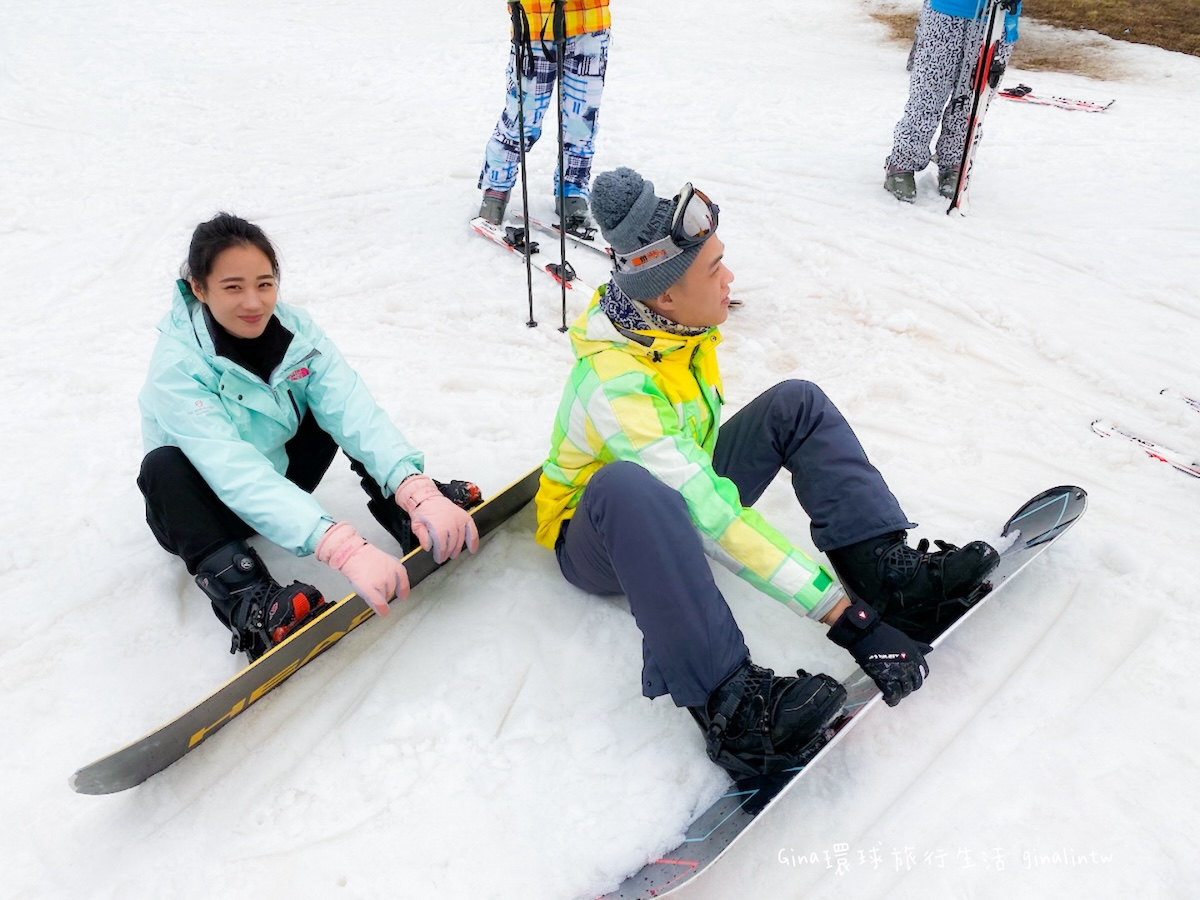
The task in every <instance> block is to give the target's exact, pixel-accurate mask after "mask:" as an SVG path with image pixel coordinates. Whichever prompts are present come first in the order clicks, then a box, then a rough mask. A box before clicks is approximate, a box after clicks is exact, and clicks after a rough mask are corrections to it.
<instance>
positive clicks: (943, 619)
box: [826, 531, 1000, 643]
mask: <svg viewBox="0 0 1200 900" xmlns="http://www.w3.org/2000/svg"><path fill="white" fill-rule="evenodd" d="M907 539H908V534H907V532H904V531H893V532H891V533H890V534H885V535H881V536H879V537H876V538H871V539H869V540H866V541H860V542H859V543H857V544H851V545H850V546H848V547H840V548H838V549H837V550H830V551H829V552H828V553H827V554H826V555H827V556H828V557H829V561H830V562H831V563H832V564H833V568H834V570H835V571H836V572H837V574H838V577H839V578H840V579H841V582H842V586H843V587H844V588H846V590H847V591H848V592H849V593H850V595H851V596H852V597H854V598H855V599H856V600H862V601H864V602H866V603H869V604H870V605H871V606H873V607H874V608H875V609H876V610H877V611H878V612H879V616H880V618H881V619H883V621H885V622H887V623H888V624H889V625H891V626H892V627H894V628H899V629H900V630H901V631H903V632H904V633H905V634H907V635H908V636H909V637H911V638H913V639H914V640H918V641H924V642H925V643H933V639H934V638H936V637H937V636H938V635H940V634H941V633H942V632H943V631H945V630H946V629H947V628H949V627H950V625H952V624H953V623H954V622H956V621H957V620H958V619H959V618H960V617H961V616H962V614H963V613H965V612H966V611H967V610H968V609H970V608H971V607H972V606H973V605H974V604H975V603H976V602H977V601H978V600H979V598H980V597H982V596H983V595H984V594H985V593H986V592H987V585H986V582H985V579H986V578H987V576H988V575H989V574H990V573H991V571H992V569H994V568H996V566H997V565H999V563H1000V556H999V554H997V553H996V551H995V550H994V549H993V548H992V547H991V546H990V545H988V544H985V543H984V542H983V541H972V542H971V543H969V544H967V545H966V546H965V547H956V546H954V545H953V544H948V543H946V542H945V541H934V543H935V544H936V545H937V548H938V549H937V551H936V552H934V553H930V552H929V541H926V540H922V541H921V542H920V543H919V544H918V545H917V547H916V549H915V550H914V549H913V548H912V547H909V546H908V544H907Z"/></svg>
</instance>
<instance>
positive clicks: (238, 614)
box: [196, 541, 328, 662]
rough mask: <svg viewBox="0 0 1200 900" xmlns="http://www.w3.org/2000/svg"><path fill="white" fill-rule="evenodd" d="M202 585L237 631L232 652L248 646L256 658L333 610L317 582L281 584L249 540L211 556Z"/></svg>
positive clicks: (201, 571)
mask: <svg viewBox="0 0 1200 900" xmlns="http://www.w3.org/2000/svg"><path fill="white" fill-rule="evenodd" d="M196 584H198V585H200V589H201V590H202V591H204V593H206V594H207V595H208V597H209V599H210V600H211V601H212V608H213V612H214V613H216V614H217V618H218V619H220V620H221V621H222V622H224V623H225V627H227V628H228V629H229V630H230V631H232V632H233V641H232V643H231V644H230V647H229V652H230V653H237V652H238V651H239V650H244V651H245V653H246V655H247V656H248V657H249V658H250V661H251V662H253V661H254V660H256V659H258V658H259V657H260V656H262V655H263V654H264V653H266V652H267V651H268V650H270V649H271V648H272V647H274V646H275V645H276V644H278V643H279V642H280V641H282V640H283V639H284V638H285V637H286V636H287V635H288V634H289V633H290V632H292V631H293V630H295V629H296V628H298V627H299V626H300V625H303V624H304V623H305V622H307V621H308V620H309V619H311V618H313V617H314V616H317V615H319V614H320V613H322V612H324V611H325V610H326V609H327V608H328V607H327V604H326V603H325V598H324V597H323V596H322V595H321V592H320V591H318V590H317V589H316V588H315V587H313V586H312V585H311V584H302V583H300V582H293V583H292V584H290V585H288V586H287V587H286V588H285V587H280V586H279V584H278V583H277V582H276V581H275V579H274V578H272V577H271V573H270V572H268V571H267V567H266V566H264V565H263V563H262V560H261V559H259V558H258V554H257V553H255V552H254V550H253V548H251V547H250V546H249V545H247V544H246V543H245V542H244V541H235V542H233V543H231V544H226V545H225V546H224V547H222V548H221V549H220V550H217V551H216V552H215V553H212V554H210V555H209V556H207V557H206V558H205V559H204V562H202V563H200V566H199V567H198V568H197V570H196Z"/></svg>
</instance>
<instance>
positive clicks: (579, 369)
mask: <svg viewBox="0 0 1200 900" xmlns="http://www.w3.org/2000/svg"><path fill="white" fill-rule="evenodd" d="M592 212H593V215H594V216H595V218H596V222H597V224H598V225H599V226H600V228H601V231H602V233H603V234H604V237H605V238H606V239H607V240H608V242H609V244H610V246H611V247H612V248H613V250H614V264H613V275H612V279H611V280H610V282H609V283H608V284H607V285H605V286H604V287H603V288H601V289H600V290H599V291H598V292H597V295H596V297H595V298H594V299H593V301H592V304H591V305H590V306H589V308H588V309H587V310H586V311H585V313H584V314H583V315H582V316H581V317H580V319H579V320H578V321H577V322H576V323H575V324H574V326H573V328H572V329H571V340H572V344H573V346H574V349H575V354H576V357H577V359H576V362H575V365H574V368H573V369H572V371H571V375H570V378H569V379H568V382H567V386H566V389H565V391H564V393H563V399H562V402H561V404H560V406H559V410H558V414H557V417H556V419H555V423H554V430H553V435H552V439H551V448H550V453H549V457H548V459H547V460H546V463H545V465H544V467H543V472H542V480H541V485H540V488H539V491H538V495H537V515H538V530H537V538H538V541H539V542H540V543H542V544H543V545H545V546H547V547H551V548H553V549H554V550H555V552H556V554H557V557H558V561H559V566H560V568H561V570H562V572H563V575H564V576H565V577H566V578H567V580H568V581H570V582H571V583H572V584H574V585H576V586H577V587H580V588H582V589H583V590H586V591H589V592H591V593H597V594H619V593H624V594H625V595H626V596H627V597H628V599H629V604H630V609H631V611H632V612H633V615H634V617H635V618H636V620H637V623H638V627H639V628H640V629H641V631H642V635H643V639H644V641H643V656H644V668H643V679H642V680H643V684H642V688H643V693H644V694H645V695H646V696H647V697H657V696H661V695H663V694H666V693H669V694H670V695H671V697H672V699H673V700H674V701H675V703H676V705H678V706H684V707H687V708H688V709H689V710H690V711H691V713H692V715H693V717H694V718H695V719H696V721H697V723H698V724H699V725H700V727H701V729H702V730H703V731H704V734H705V738H706V744H707V749H708V753H709V756H710V757H711V758H712V759H713V760H714V761H715V762H717V763H719V764H720V765H722V766H724V767H725V768H726V769H728V770H729V771H730V772H732V773H734V774H735V775H749V774H761V773H765V772H771V771H777V770H779V769H782V768H787V767H789V766H793V765H796V764H799V763H801V762H803V761H804V760H806V759H807V758H808V757H809V756H811V755H812V753H814V752H815V751H816V750H817V749H819V747H820V746H821V744H822V743H823V742H824V740H825V737H826V729H827V728H828V726H829V724H830V723H831V722H832V721H833V720H834V719H836V717H837V716H838V714H839V713H840V712H841V708H842V702H843V700H844V698H845V692H844V690H843V688H842V686H841V685H840V684H839V683H838V682H837V681H836V680H835V679H833V678H831V677H829V676H828V675H821V674H818V675H810V674H808V673H806V672H804V671H803V670H800V671H798V672H797V674H796V676H795V677H791V676H787V677H781V676H776V675H775V674H774V673H773V672H771V671H770V670H769V669H762V668H760V667H758V666H756V665H754V664H753V663H752V662H751V661H750V656H749V652H748V650H747V649H746V644H745V640H744V639H743V637H742V634H741V631H740V629H739V628H738V626H737V623H736V622H735V621H734V619H733V615H732V613H731V612H730V610H729V607H728V605H727V604H726V602H725V600H724V598H723V597H722V596H721V593H720V591H719V590H718V588H717V586H716V584H715V582H714V580H713V577H712V572H711V570H710V569H709V567H708V565H707V562H706V559H705V557H706V556H707V557H711V558H712V559H715V560H716V561H717V562H720V563H721V564H723V565H725V566H726V567H727V568H729V569H731V570H732V571H733V572H735V573H736V574H737V575H739V576H740V577H742V578H743V579H745V580H747V581H749V582H750V583H751V584H753V585H754V586H755V587H757V588H758V589H759V590H761V591H763V592H764V593H766V594H767V595H769V596H771V597H773V598H775V599H776V600H778V601H780V602H782V603H784V604H786V605H787V606H788V607H789V608H791V609H793V610H794V611H796V612H798V613H800V614H802V615H805V616H808V617H810V618H813V619H817V620H819V621H821V622H824V623H825V624H828V625H830V626H831V627H830V631H829V637H830V639H831V640H833V641H834V642H835V643H837V644H839V645H840V646H842V647H845V648H846V649H848V650H849V651H850V652H851V654H852V655H853V656H854V657H855V659H856V660H857V661H858V663H859V664H860V665H861V666H862V667H863V669H864V671H866V672H867V673H868V674H869V675H870V676H871V677H872V678H873V679H874V680H875V681H876V683H877V684H878V685H879V687H880V689H881V690H882V691H883V694H884V698H885V700H886V701H887V703H888V704H889V705H892V706H894V705H895V704H897V703H899V702H900V700H901V699H902V698H903V697H905V696H907V695H908V694H909V693H911V692H912V691H913V690H916V689H917V688H919V687H920V685H921V683H922V680H923V677H924V675H925V674H927V673H928V666H927V665H926V663H925V659H924V653H925V652H927V651H928V649H929V647H928V645H927V643H926V641H929V640H932V639H933V637H935V636H936V635H937V634H939V633H940V632H941V631H942V630H944V629H945V627H946V626H947V625H948V624H949V623H950V622H952V621H954V620H955V619H956V618H957V617H958V616H959V615H961V614H962V612H964V611H965V610H966V608H967V607H968V606H969V604H970V603H971V602H972V601H973V600H974V599H975V597H976V596H977V595H978V593H979V591H980V590H981V585H982V582H983V580H984V579H985V578H986V576H987V574H988V573H989V572H990V571H991V570H992V568H994V567H995V565H996V563H997V562H998V557H997V555H996V553H995V551H994V550H993V549H992V548H991V547H989V546H988V545H987V544H984V543H982V542H974V543H972V544H969V545H967V546H966V547H964V548H962V549H959V548H956V547H952V546H950V545H943V549H941V550H939V551H938V552H936V553H932V554H931V553H928V552H927V547H928V545H927V544H925V543H922V545H921V546H919V547H918V548H916V549H913V548H910V547H908V545H907V543H906V539H907V534H906V529H908V528H911V527H915V526H914V525H913V523H911V522H909V521H908V518H907V517H906V516H905V515H904V512H903V511H902V510H901V508H900V505H899V504H898V502H897V501H896V498H895V497H894V496H893V495H892V493H891V491H890V490H889V489H888V487H887V485H886V484H885V483H884V480H883V478H882V476H881V475H880V474H879V472H878V471H877V470H876V469H875V468H874V467H873V466H872V465H871V464H870V462H869V461H868V460H867V457H866V454H865V453H864V451H863V449H862V446H861V444H860V443H859V442H858V439H857V438H856V437H855V435H854V432H853V431H852V430H851V428H850V426H849V424H848V423H847V422H846V420H845V418H844V417H843V416H842V414H841V413H840V412H839V411H838V410H837V408H836V407H835V406H834V405H833V403H832V402H831V401H830V400H829V399H828V398H827V397H826V396H825V394H824V393H823V392H822V391H821V390H820V388H818V387H817V386H816V385H814V384H811V383H809V382H804V381H787V382H783V383H782V384H778V385H776V386H775V387H773V388H771V389H770V390H768V391H766V392H765V393H764V394H762V395H760V396H759V397H758V398H756V399H755V400H753V401H751V402H750V403H749V404H748V405H747V406H746V407H745V408H743V409H742V410H741V411H740V412H739V413H737V414H736V415H734V416H733V417H731V418H730V419H729V421H728V422H726V423H725V424H724V425H722V424H721V423H720V410H721V405H722V404H723V403H724V396H723V393H722V386H721V378H720V373H719V371H718V367H717V355H716V350H717V346H718V345H719V343H720V340H721V338H720V334H719V332H718V331H717V326H718V325H720V324H721V323H722V322H724V321H725V318H726V316H727V315H728V309H729V285H730V283H731V282H732V281H733V275H732V273H731V272H730V271H729V269H728V268H727V267H726V266H725V264H724V262H723V258H722V254H723V251H724V246H723V244H722V243H721V240H720V238H718V237H717V236H716V235H715V231H716V226H717V216H718V209H717V207H716V205H715V204H713V203H711V201H709V200H708V198H707V197H706V196H705V195H704V194H703V193H702V192H700V191H697V190H695V189H693V188H692V186H691V185H685V186H684V187H683V188H682V189H681V190H680V193H679V194H678V195H676V197H675V198H674V199H673V200H666V199H662V198H660V197H658V196H656V195H655V193H654V186H653V184H651V183H650V182H648V181H645V180H644V179H643V178H642V177H641V176H640V175H638V173H636V172H634V171H633V170H631V169H617V170H616V171H614V172H605V173H603V174H602V175H600V176H599V177H597V179H596V181H595V184H594V186H593V189H592ZM718 429H719V430H718ZM780 469H786V470H788V471H789V472H790V474H791V477H792V485H793V488H794V490H795V493H796V497H797V500H798V501H799V502H800V504H801V506H802V507H803V508H804V510H805V512H806V513H807V514H808V516H809V518H810V519H811V521H812V525H811V532H812V538H813V541H814V543H815V545H816V546H817V548H818V549H819V550H821V551H822V552H824V553H826V554H827V555H828V557H829V559H830V562H831V563H832V564H833V567H834V570H835V571H836V572H837V573H838V574H839V575H840V576H841V583H839V582H838V581H837V580H835V579H834V578H833V577H832V576H831V574H830V573H829V572H828V571H827V570H826V569H825V568H823V567H822V566H820V565H819V564H818V563H817V562H815V561H814V560H813V559H811V558H810V557H808V556H807V555H806V554H805V553H804V552H803V551H801V550H800V549H798V548H796V547H794V546H793V545H792V544H791V542H790V541H789V540H788V539H787V538H786V537H785V536H784V535H783V534H781V533H780V532H779V531H777V530H776V529H775V528H773V527H772V526H771V525H770V523H768V522H767V521H766V520H765V519H764V518H763V517H762V516H761V515H759V514H758V513H756V512H755V511H754V510H753V509H751V508H750V507H751V506H752V505H753V504H754V502H755V501H756V500H757V499H758V498H759V497H760V496H761V495H762V493H763V491H765V490H766V488H767V485H769V484H770V482H771V481H772V479H773V478H774V477H775V476H776V474H778V472H779V471H780Z"/></svg>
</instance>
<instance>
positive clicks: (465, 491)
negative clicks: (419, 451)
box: [350, 459, 483, 556]
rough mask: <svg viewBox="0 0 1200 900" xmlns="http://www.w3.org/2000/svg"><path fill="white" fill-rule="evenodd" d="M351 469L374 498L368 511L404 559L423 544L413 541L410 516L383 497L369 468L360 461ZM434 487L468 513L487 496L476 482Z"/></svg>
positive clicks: (435, 481)
mask: <svg viewBox="0 0 1200 900" xmlns="http://www.w3.org/2000/svg"><path fill="white" fill-rule="evenodd" d="M350 468H351V470H353V472H354V474H355V475H357V476H358V477H359V479H360V480H361V484H362V489H363V490H364V491H366V492H367V496H368V497H370V498H371V499H370V501H369V502H368V503H367V509H368V510H370V511H371V515H373V516H374V517H375V521H376V522H378V523H379V524H380V525H382V526H383V527H384V528H385V529H386V530H387V533H388V534H390V535H391V536H392V537H394V538H395V539H396V543H398V544H399V545H400V550H401V553H400V555H401V556H406V555H407V554H409V553H411V552H412V551H413V550H415V549H416V548H417V547H418V546H420V542H419V541H418V540H417V539H416V538H415V537H413V533H412V522H411V521H410V520H409V518H408V513H406V512H405V511H404V510H402V509H401V508H400V507H399V506H397V505H396V500H395V498H394V497H392V496H390V495H385V494H384V493H383V489H382V488H380V487H379V482H377V481H376V480H375V479H374V478H372V477H371V475H370V473H369V472H367V467H366V466H364V465H363V464H362V463H360V462H359V461H358V460H356V459H351V460H350ZM433 483H434V484H435V485H437V489H438V490H439V491H441V492H442V496H444V497H445V498H446V499H447V500H449V501H450V502H451V503H453V504H454V505H455V506H461V507H462V508H463V509H465V510H467V511H470V510H472V509H474V508H475V507H476V506H478V505H479V504H480V503H482V502H483V492H482V491H480V490H479V486H478V485H476V484H475V483H474V482H470V481H450V482H447V483H442V482H440V481H437V480H434V482H433Z"/></svg>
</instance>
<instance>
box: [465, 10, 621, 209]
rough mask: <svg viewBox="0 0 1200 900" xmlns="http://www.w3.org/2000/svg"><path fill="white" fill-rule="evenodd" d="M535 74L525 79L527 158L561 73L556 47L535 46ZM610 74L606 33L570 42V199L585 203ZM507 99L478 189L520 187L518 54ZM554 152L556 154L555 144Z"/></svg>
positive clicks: (566, 99)
mask: <svg viewBox="0 0 1200 900" xmlns="http://www.w3.org/2000/svg"><path fill="white" fill-rule="evenodd" d="M532 60H533V64H534V74H533V77H532V78H522V79H521V85H522V89H523V90H524V98H523V100H522V102H523V103H524V106H525V151H526V152H528V151H529V150H530V149H531V148H532V147H533V145H534V144H535V143H537V139H538V138H539V137H541V134H542V119H543V117H544V116H545V115H546V111H547V110H550V109H551V101H552V100H553V97H554V82H555V81H556V79H557V71H556V66H555V60H554V45H553V44H550V43H549V42H547V43H546V45H543V44H542V42H541V41H539V40H537V39H536V38H535V39H534V41H533V56H532ZM607 69H608V32H607V31H597V32H593V33H591V34H581V35H577V36H576V37H569V38H567V41H566V53H565V55H564V56H563V90H562V95H563V162H564V164H565V167H566V173H567V174H566V178H565V179H564V180H565V182H566V186H565V189H564V193H565V194H566V196H568V197H576V196H578V197H586V196H587V195H588V185H589V183H590V182H591V177H592V155H593V153H594V148H593V144H594V141H595V137H596V120H597V119H598V118H599V115H600V96H601V94H602V93H603V92H604V75H605V72H606V70H607ZM507 80H508V95H507V99H506V101H505V104H504V111H503V112H502V113H501V114H500V119H499V121H497V122H496V128H495V130H494V131H493V132H492V137H491V140H489V141H488V144H487V149H486V150H485V151H484V157H483V171H482V172H480V173H479V187H481V188H483V189H490V190H495V191H508V190H511V188H512V186H513V185H514V184H516V181H517V174H518V168H519V165H520V151H519V147H518V142H519V130H518V118H519V113H518V106H517V73H516V52H515V50H514V51H512V52H510V53H509V56H508V73H507ZM557 116H558V113H557V110H551V120H552V121H553V122H554V123H555V125H556V126H557V121H558V120H557ZM555 152H556V153H557V152H558V147H557V144H556V146H555ZM558 183H559V174H558V167H557V166H555V172H554V191H555V195H556V196H557V193H558Z"/></svg>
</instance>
